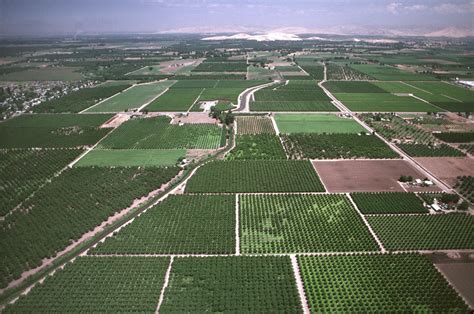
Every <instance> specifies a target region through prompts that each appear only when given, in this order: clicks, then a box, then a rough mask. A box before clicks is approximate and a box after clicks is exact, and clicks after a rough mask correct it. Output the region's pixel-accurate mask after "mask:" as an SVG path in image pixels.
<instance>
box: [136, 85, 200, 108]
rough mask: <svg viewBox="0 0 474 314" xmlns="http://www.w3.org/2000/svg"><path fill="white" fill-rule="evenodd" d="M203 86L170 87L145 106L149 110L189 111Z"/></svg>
mask: <svg viewBox="0 0 474 314" xmlns="http://www.w3.org/2000/svg"><path fill="white" fill-rule="evenodd" d="M203 90H204V89H203V88H170V89H169V90H168V91H167V92H166V93H164V94H163V95H161V96H160V97H158V98H157V99H155V100H153V101H152V102H151V103H150V104H149V105H147V106H146V107H145V109H146V110H149V111H187V110H188V109H190V108H191V106H192V105H193V104H194V103H195V102H196V101H197V100H198V98H199V96H200V95H201V93H202V92H203Z"/></svg>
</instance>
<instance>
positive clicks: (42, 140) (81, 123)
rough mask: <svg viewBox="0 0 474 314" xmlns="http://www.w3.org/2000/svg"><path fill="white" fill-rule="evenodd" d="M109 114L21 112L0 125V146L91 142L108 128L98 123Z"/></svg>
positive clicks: (61, 144)
mask: <svg viewBox="0 0 474 314" xmlns="http://www.w3.org/2000/svg"><path fill="white" fill-rule="evenodd" d="M110 117H111V115H78V114H61V115H51V114H44V115H43V114H41V115H21V116H19V117H17V118H13V119H10V120H7V121H5V122H3V123H2V124H1V125H0V148H32V147H42V148H56V147H82V146H87V145H93V144H95V143H96V142H97V141H98V140H100V139H101V138H102V137H103V136H105V135H106V134H107V133H108V132H109V131H110V130H111V129H110V128H99V127H98V126H99V125H100V124H102V123H104V122H105V121H107V120H108V119H110Z"/></svg>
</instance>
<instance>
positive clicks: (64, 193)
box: [0, 167, 178, 288]
mask: <svg viewBox="0 0 474 314" xmlns="http://www.w3.org/2000/svg"><path fill="white" fill-rule="evenodd" d="M177 173H178V168H177V167H168V168H153V167H149V168H138V167H127V168H105V167H100V168H97V167H80V168H72V169H69V170H67V171H64V172H63V173H62V174H61V175H60V176H58V177H55V178H54V179H53V180H52V181H51V183H49V184H47V185H45V186H44V187H43V188H42V189H40V190H39V191H38V192H37V193H36V194H35V195H34V196H33V197H32V198H30V199H28V200H27V201H25V202H23V203H22V205H21V207H20V208H19V209H18V210H16V211H15V212H13V214H12V215H9V216H7V217H6V218H5V220H4V221H3V223H2V224H1V225H0V239H1V240H0V250H1V251H2V252H5V254H3V258H2V261H1V262H0V274H1V278H2V280H1V281H0V286H1V287H2V288H3V287H5V286H6V284H7V282H8V281H10V280H12V279H16V278H18V277H20V275H21V272H22V271H25V270H27V269H29V268H33V267H36V266H38V265H40V264H41V261H42V259H43V258H45V257H52V256H54V255H55V253H56V252H58V251H60V250H62V249H64V248H66V247H67V246H68V245H70V244H71V243H72V241H73V240H77V239H79V238H80V237H81V236H82V234H84V233H85V232H87V231H90V230H91V229H92V228H94V227H96V226H97V225H98V224H100V223H101V222H103V221H104V220H106V219H107V218H108V217H110V216H111V215H113V214H115V213H116V212H117V211H120V210H122V209H125V208H127V207H128V206H130V204H131V203H132V201H133V200H135V199H136V198H137V197H142V196H144V195H147V194H148V193H149V192H151V191H153V190H155V189H158V188H159V187H160V186H161V185H162V184H164V183H166V182H168V181H169V180H170V179H171V178H173V177H174V176H175V175H176V174H177ZM90 182H94V184H90ZM28 208H29V209H30V210H26V209H28ZM31 246H34V247H35V248H36V249H35V250H31V249H29V248H30V247H31Z"/></svg>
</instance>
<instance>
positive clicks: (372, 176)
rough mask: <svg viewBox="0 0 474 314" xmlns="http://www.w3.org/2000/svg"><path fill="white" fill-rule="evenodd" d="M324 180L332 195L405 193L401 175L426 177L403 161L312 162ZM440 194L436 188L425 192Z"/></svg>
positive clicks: (415, 177)
mask: <svg viewBox="0 0 474 314" xmlns="http://www.w3.org/2000/svg"><path fill="white" fill-rule="evenodd" d="M313 165H314V167H315V168H316V170H317V172H318V174H319V176H320V177H321V181H322V182H323V183H324V186H325V187H326V189H327V190H328V192H331V193H346V192H403V191H404V190H403V188H402V187H401V186H400V184H399V183H398V179H399V178H400V176H402V175H405V176H412V177H413V178H414V179H424V176H423V175H422V174H421V173H420V172H419V171H417V170H415V169H414V168H413V167H412V166H410V165H409V164H408V163H407V162H406V161H404V160H397V159H394V160H335V161H324V160H322V161H313ZM354 178H357V179H354ZM433 190H434V191H438V190H439V188H437V187H429V188H428V187H427V188H423V191H433Z"/></svg>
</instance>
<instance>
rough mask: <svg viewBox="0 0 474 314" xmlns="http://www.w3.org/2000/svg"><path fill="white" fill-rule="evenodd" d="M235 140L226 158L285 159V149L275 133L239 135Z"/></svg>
mask: <svg viewBox="0 0 474 314" xmlns="http://www.w3.org/2000/svg"><path fill="white" fill-rule="evenodd" d="M235 141H236V146H235V148H234V149H232V150H231V151H230V152H229V153H228V154H227V155H226V160H253V159H264V160H271V159H286V154H285V150H284V149H283V146H282V145H281V142H280V139H279V138H278V136H276V135H270V134H252V135H239V136H237V137H236V139H235Z"/></svg>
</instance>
